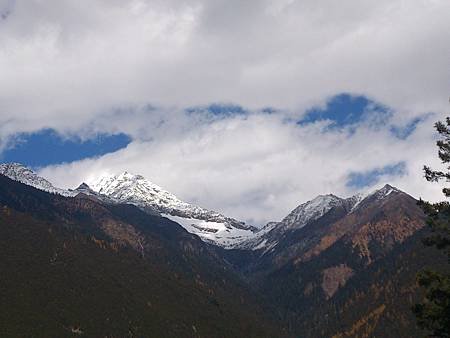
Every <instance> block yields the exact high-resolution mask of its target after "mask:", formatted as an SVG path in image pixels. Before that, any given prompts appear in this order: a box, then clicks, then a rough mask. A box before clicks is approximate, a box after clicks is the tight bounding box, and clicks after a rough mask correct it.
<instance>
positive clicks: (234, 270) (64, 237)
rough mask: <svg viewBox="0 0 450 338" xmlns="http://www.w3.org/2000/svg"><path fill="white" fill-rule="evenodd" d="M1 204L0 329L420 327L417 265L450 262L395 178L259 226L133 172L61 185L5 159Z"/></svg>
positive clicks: (211, 333) (387, 331)
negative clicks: (1, 273)
mask: <svg viewBox="0 0 450 338" xmlns="http://www.w3.org/2000/svg"><path fill="white" fill-rule="evenodd" d="M1 174H2V175H4V176H2V175H1ZM11 179H12V180H11ZM16 181H18V182H21V183H18V182H16ZM22 183H23V184H22ZM0 210H1V212H0V234H1V236H0V238H1V239H2V240H3V241H2V243H1V248H2V252H1V254H2V257H4V259H3V260H2V264H3V266H2V269H6V270H5V271H7V270H9V271H10V273H9V274H7V276H8V277H7V278H6V279H3V280H2V281H0V293H2V294H1V295H0V296H1V297H2V299H6V301H7V302H8V304H9V305H8V311H7V310H6V308H5V309H4V311H3V312H2V313H0V327H2V330H3V331H1V330H0V336H11V335H13V336H14V335H16V336H17V335H19V336H30V335H31V336H33V335H36V334H33V332H35V331H33V327H37V326H38V323H40V327H41V329H42V330H44V331H43V332H44V333H45V334H44V336H61V335H62V336H65V335H67V333H69V334H76V335H78V334H79V333H80V332H81V333H80V334H86V336H105V335H113V336H124V335H127V334H128V335H129V333H127V330H128V331H129V332H132V335H134V336H155V337H166V336H167V337H172V336H173V337H176V336H183V337H184V336H186V337H191V336H192V337H200V336H201V337H205V336H207V337H263V336H267V337H284V336H286V337H288V336H297V337H298V336H300V337H314V338H315V337H335V338H338V337H394V336H395V337H405V338H406V337H417V336H420V335H424V334H426V333H425V332H422V331H420V330H419V329H418V327H417V326H416V324H415V319H414V316H413V314H412V312H411V311H410V307H411V306H412V305H413V304H414V303H415V302H417V301H418V300H420V297H421V292H420V289H419V288H418V286H417V285H416V282H415V274H416V273H417V272H418V271H419V270H421V269H422V268H424V267H425V266H431V267H435V268H437V269H444V268H445V266H446V264H445V261H446V257H445V256H441V255H440V254H439V253H438V252H436V251H434V250H433V249H430V248H426V247H424V246H423V245H422V243H421V240H422V239H423V238H424V237H426V236H427V235H428V229H427V227H425V216H424V214H423V212H422V210H421V209H420V207H419V206H418V205H417V201H416V200H415V199H414V198H413V197H411V196H409V195H408V194H406V193H404V192H402V191H400V190H399V189H396V188H395V187H392V186H390V185H385V186H384V187H383V188H381V189H379V190H376V191H374V192H372V193H370V194H367V195H364V196H362V195H355V196H353V197H350V198H340V197H337V196H335V195H332V194H330V195H322V196H318V197H316V198H315V199H313V200H311V201H308V202H305V203H303V204H300V205H299V206H298V207H297V208H295V209H294V210H293V211H292V212H291V213H290V214H289V215H287V216H286V217H285V218H284V219H282V220H281V221H280V222H271V223H269V224H267V225H266V226H265V227H263V228H262V229H256V228H254V227H251V226H247V225H245V224H244V223H243V222H239V221H237V220H235V219H233V218H230V217H226V216H224V215H221V214H219V213H217V212H214V211H210V210H207V209H204V208H201V207H198V206H194V205H192V204H189V203H186V202H183V201H181V200H179V199H178V198H177V197H175V196H174V195H173V194H171V193H169V192H167V191H165V190H163V189H162V188H160V187H159V186H157V185H155V184H153V183H151V182H149V181H147V180H146V179H145V178H144V177H142V176H139V175H133V174H130V173H127V172H124V173H122V174H119V175H115V176H107V177H101V178H99V179H98V181H97V182H96V183H94V184H92V186H91V187H89V186H88V185H87V184H85V183H83V184H81V185H80V186H79V187H78V188H77V189H74V190H64V189H59V188H56V187H54V186H53V185H52V184H51V183H50V182H48V181H47V180H45V179H44V178H42V177H39V176H38V175H36V174H35V173H34V172H33V171H31V170H30V169H27V168H25V167H24V166H22V165H20V164H17V163H12V164H2V165H0ZM200 239H201V240H200ZM100 267H101V268H100ZM97 270H98V271H97ZM25 280H28V281H32V282H30V283H24V282H23V281H25ZM42 290H44V291H42ZM55 290H58V291H55ZM86 290H91V291H89V292H88V293H87V294H86V295H84V292H85V291H86ZM42 292H44V293H43V294H42ZM40 293H41V294H42V295H41V296H38V297H37V299H36V297H35V296H34V295H36V294H37V295H39V294H40ZM19 295H22V296H19ZM99 302H100V303H99ZM41 304H44V305H43V308H42V310H41V311H37V309H38V306H40V307H41ZM149 304H150V305H149ZM84 309H89V310H87V311H84ZM92 318H95V320H94V321H93V320H92ZM111 322H114V323H115V324H114V325H112V324H111ZM8 330H9V331H8Z"/></svg>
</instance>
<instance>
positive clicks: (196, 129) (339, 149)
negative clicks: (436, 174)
mask: <svg viewBox="0 0 450 338" xmlns="http://www.w3.org/2000/svg"><path fill="white" fill-rule="evenodd" d="M182 116H184V117H185V118H184V119H183V118H182ZM284 117H285V116H284V115H283V114H262V113H254V114H250V115H245V116H233V117H228V118H225V119H216V120H210V119H204V120H201V119H197V118H194V119H193V120H195V123H194V124H189V121H190V118H189V117H186V115H185V114H182V113H179V118H178V119H176V120H177V121H178V123H177V124H175V123H174V124H172V125H171V126H170V127H169V128H166V126H165V125H162V126H160V127H155V128H153V129H152V130H153V131H156V134H158V135H161V136H160V137H156V138H154V139H152V140H149V141H134V142H132V143H131V144H130V145H128V147H127V148H125V149H122V150H120V151H118V152H116V153H112V154H108V155H105V156H103V157H100V158H96V159H87V160H83V161H80V162H76V163H72V164H66V165H59V166H52V167H47V168H44V169H43V170H42V171H41V174H43V175H44V176H46V177H50V178H51V179H52V180H53V181H54V182H55V183H57V184H58V185H61V186H68V187H74V186H76V185H77V184H79V183H80V182H82V181H87V182H88V183H89V182H91V181H92V180H94V179H96V178H97V177H98V176H99V175H102V174H106V173H118V172H121V171H124V170H128V171H131V172H135V173H140V174H143V175H144V176H145V177H147V178H148V179H150V180H152V181H153V182H155V183H157V184H159V185H161V186H163V187H164V188H166V189H167V190H169V191H171V192H174V193H175V194H177V195H178V196H179V197H181V198H183V199H184V200H187V201H190V202H192V203H196V204H199V205H202V206H205V207H208V208H212V209H215V210H219V211H222V212H224V213H225V214H227V215H231V216H234V217H237V218H240V219H244V220H247V221H249V222H251V223H254V224H257V225H261V224H263V223H265V222H266V221H269V220H274V219H275V220H277V219H281V218H282V217H283V216H285V215H286V214H287V213H288V212H289V211H290V210H291V209H293V208H294V207H295V206H296V205H298V204H299V203H301V202H304V201H306V200H307V199H310V198H313V197H315V196H316V195H317V194H325V193H330V192H333V193H335V194H338V195H341V196H348V195H350V194H353V193H355V192H356V191H355V190H353V189H352V188H349V187H347V186H346V182H347V177H348V174H349V173H350V171H361V172H364V171H368V170H371V169H373V168H380V167H384V166H386V165H390V164H393V163H397V162H400V161H405V165H406V175H404V176H402V177H395V176H394V177H390V176H384V177H382V178H381V180H380V182H379V184H381V183H391V184H394V185H397V186H398V187H399V188H401V189H404V190H405V191H407V192H409V193H411V194H413V195H414V196H416V197H419V196H422V197H424V198H428V199H430V198H431V199H433V200H436V199H440V198H441V193H440V192H439V186H434V185H431V184H428V183H426V182H425V180H424V179H423V178H422V177H421V176H422V174H421V170H422V166H423V164H432V165H437V156H436V154H435V153H436V149H435V146H434V140H433V136H432V133H431V132H430V131H431V130H432V126H431V125H432V119H428V120H426V122H424V123H422V124H421V125H419V127H418V128H417V129H416V130H415V132H414V133H413V134H412V135H410V136H409V138H408V139H406V140H400V139H398V138H396V137H394V136H393V135H392V133H390V132H389V127H388V126H386V127H385V128H373V127H371V126H370V124H368V123H367V122H362V123H360V124H359V125H358V126H357V128H356V131H354V132H352V131H351V129H353V128H350V127H347V128H344V129H331V130H330V129H329V128H326V127H327V124H326V123H325V122H317V123H314V124H309V125H305V126H300V125H297V124H295V123H292V122H289V123H287V122H285V118H284ZM186 126H188V128H186ZM158 129H161V130H159V131H157V130H158ZM163 133H166V134H167V135H166V136H162V134H163ZM369 188H370V189H373V188H374V187H373V186H372V187H369Z"/></svg>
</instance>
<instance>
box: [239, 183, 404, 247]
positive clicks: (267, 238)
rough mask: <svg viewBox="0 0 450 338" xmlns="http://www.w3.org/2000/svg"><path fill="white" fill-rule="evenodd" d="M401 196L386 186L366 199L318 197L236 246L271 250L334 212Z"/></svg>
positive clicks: (358, 195)
mask: <svg viewBox="0 0 450 338" xmlns="http://www.w3.org/2000/svg"><path fill="white" fill-rule="evenodd" d="M399 192H401V191H400V190H398V189H397V188H394V187H392V186H390V185H389V184H386V185H385V186H384V187H382V188H381V189H378V190H375V191H373V192H371V193H369V194H367V195H362V194H356V195H354V196H352V197H349V198H341V197H338V196H335V195H333V194H328V195H319V196H317V197H316V198H314V199H312V200H310V201H307V202H305V203H302V204H300V205H299V206H298V207H296V208H295V209H294V210H292V211H291V212H290V213H289V215H287V216H286V217H285V218H284V219H283V220H281V221H280V222H270V223H268V224H267V225H266V226H265V227H263V228H262V229H261V230H259V231H258V232H256V233H255V235H254V236H253V237H251V238H249V239H248V240H246V241H244V242H242V243H240V244H238V245H237V246H238V247H239V248H242V249H251V250H264V252H267V251H269V250H271V249H273V248H274V247H275V246H276V245H277V244H278V242H279V240H280V238H282V237H283V236H285V234H287V233H289V232H290V231H295V230H298V229H301V228H303V227H304V226H306V225H308V224H310V223H311V222H314V221H316V220H318V219H320V218H321V217H323V216H324V215H326V214H327V213H328V212H329V211H331V210H332V209H335V208H338V207H340V208H342V209H343V210H346V212H345V213H346V214H350V213H352V212H355V211H356V210H358V209H359V208H362V207H364V206H365V205H367V204H370V203H373V202H374V201H381V200H383V199H385V198H386V197H388V196H389V195H390V194H392V193H399Z"/></svg>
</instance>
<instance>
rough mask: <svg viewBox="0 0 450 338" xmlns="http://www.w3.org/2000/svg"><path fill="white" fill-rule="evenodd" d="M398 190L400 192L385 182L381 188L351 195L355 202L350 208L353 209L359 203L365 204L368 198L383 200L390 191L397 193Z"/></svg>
mask: <svg viewBox="0 0 450 338" xmlns="http://www.w3.org/2000/svg"><path fill="white" fill-rule="evenodd" d="M398 192H402V191H401V190H399V189H397V188H395V187H393V186H391V185H389V184H386V185H384V186H383V187H382V188H380V189H377V190H374V191H371V192H369V193H367V194H357V195H355V196H353V197H351V198H352V199H355V200H356V203H355V204H354V205H353V208H352V209H351V211H354V210H356V209H358V208H359V207H360V206H361V205H363V204H365V202H367V201H369V200H374V199H375V200H378V201H379V200H383V199H385V198H386V197H388V196H389V195H391V194H392V193H398Z"/></svg>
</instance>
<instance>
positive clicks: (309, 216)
mask: <svg viewBox="0 0 450 338" xmlns="http://www.w3.org/2000/svg"><path fill="white" fill-rule="evenodd" d="M342 201H343V199H342V198H340V197H338V196H336V195H333V194H327V195H319V196H317V197H315V198H313V199H312V200H310V201H308V202H305V203H303V204H300V205H299V206H298V207H297V208H295V209H294V210H292V212H291V213H290V214H289V215H288V216H286V217H285V218H284V219H283V220H282V221H281V223H282V224H283V227H285V228H302V227H303V226H305V225H306V224H307V223H308V222H310V221H311V220H314V219H317V218H319V217H322V216H323V215H324V214H325V213H327V212H328V211H329V210H330V209H331V208H333V207H334V206H337V205H338V204H340V203H342Z"/></svg>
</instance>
